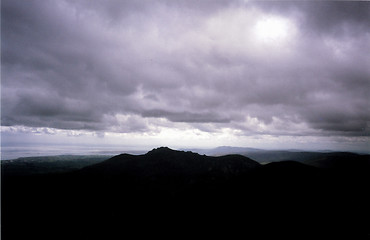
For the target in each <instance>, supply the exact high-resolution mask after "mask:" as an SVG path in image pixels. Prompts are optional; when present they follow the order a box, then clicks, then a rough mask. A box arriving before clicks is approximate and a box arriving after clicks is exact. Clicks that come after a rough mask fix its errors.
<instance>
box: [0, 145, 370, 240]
mask: <svg viewBox="0 0 370 240" xmlns="http://www.w3.org/2000/svg"><path fill="white" fill-rule="evenodd" d="M319 160H320V159H316V160H315V161H312V162H311V165H306V164H303V163H300V162H296V161H282V162H273V163H270V164H266V165H261V164H259V163H258V162H255V161H254V160H252V159H249V158H247V157H245V156H241V155H227V156H221V157H208V156H205V155H199V154H196V153H192V152H182V151H174V150H171V149H168V148H158V149H154V150H152V151H150V152H148V153H147V154H144V155H138V156H136V155H129V154H122V155H118V156H115V157H113V158H110V159H108V160H105V161H102V162H99V163H96V164H93V165H90V166H87V167H84V168H82V169H79V170H74V171H70V172H63V173H48V174H13V173H14V172H13V173H12V171H6V169H5V170H4V169H2V181H1V185H2V193H1V194H2V201H1V204H2V209H1V210H2V213H1V215H2V226H1V231H2V239H4V240H8V239H92V238H96V239H122V238H132V237H135V238H141V237H146V238H148V237H150V238H154V237H161V238H168V239H178V238H184V237H186V238H199V237H201V238H206V239H212V238H215V237H223V238H225V239H231V238H234V237H235V238H236V237H238V238H245V237H252V239H257V238H268V239H271V238H276V237H285V236H288V237H293V238H295V239H302V238H306V237H307V238H311V239H313V238H322V237H324V238H325V239H336V238H339V237H341V238H343V237H345V238H347V239H368V238H369V236H370V235H369V233H370V230H369V229H370V228H369V203H370V201H369V184H368V183H369V182H370V181H369V176H370V175H369V173H370V171H369V170H370V167H369V163H370V160H369V156H368V155H367V156H360V155H357V156H356V155H348V156H347V159H345V160H344V159H343V157H342V158H340V159H339V160H338V161H337V160H336V158H335V157H328V158H325V159H321V160H322V161H321V162H320V161H319ZM13 170H14V169H13Z"/></svg>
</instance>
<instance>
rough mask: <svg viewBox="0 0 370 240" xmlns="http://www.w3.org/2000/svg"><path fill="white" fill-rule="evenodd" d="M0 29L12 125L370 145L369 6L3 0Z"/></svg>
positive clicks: (7, 117) (6, 117)
mask: <svg viewBox="0 0 370 240" xmlns="http://www.w3.org/2000/svg"><path fill="white" fill-rule="evenodd" d="M1 18H2V19H1V22H2V43H1V44H2V125H4V126H30V127H48V128H58V129H75V130H78V129H81V130H91V131H99V132H104V131H114V132H128V133H129V132H145V131H156V129H157V128H156V126H162V125H161V124H162V123H159V122H158V121H156V120H155V119H166V120H167V121H168V122H167V124H168V127H172V128H176V124H177V123H187V124H188V125H187V126H188V127H190V128H197V129H200V130H202V131H207V132H218V131H219V129H221V128H231V129H235V130H238V131H239V130H240V131H242V132H243V134H271V135H299V134H300V135H305V134H307V135H310V134H311V135H328V136H331V135H339V136H342V135H343V136H369V135H370V126H369V121H370V104H369V103H370V98H369V94H368V92H369V90H370V70H369V67H368V66H369V63H370V56H369V55H368V54H366V53H367V51H368V50H369V49H370V4H369V3H367V2H287V1H284V2H270V1H269V2H254V1H252V2H248V1H247V2H244V1H228V2H227V3H226V2H225V1H201V2H200V3H199V1H157V2H147V1H113V0H112V1H84V0H80V1H58V3H51V2H45V1H26V2H25V1H14V0H12V1H10V0H5V1H2V14H1ZM261 22H262V24H266V22H267V23H268V24H270V25H266V26H265V28H270V29H267V30H264V29H262V30H261V29H260V30H258V28H257V27H256V26H258V24H259V23H261ZM271 24H272V25H271ZM274 24H275V25H274ZM276 24H277V25H276ZM279 24H280V25H279ZM279 28H281V29H279ZM256 29H257V30H256ZM279 31H280V32H279Z"/></svg>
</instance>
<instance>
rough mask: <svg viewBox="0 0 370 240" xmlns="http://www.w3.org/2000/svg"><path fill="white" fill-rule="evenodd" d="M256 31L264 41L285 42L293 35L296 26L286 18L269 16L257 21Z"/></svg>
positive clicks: (257, 35)
mask: <svg viewBox="0 0 370 240" xmlns="http://www.w3.org/2000/svg"><path fill="white" fill-rule="evenodd" d="M254 32H255V34H256V37H257V39H258V40H260V41H262V42H264V43H283V42H284V41H286V40H289V38H290V36H292V34H293V32H294V26H293V24H292V23H291V22H290V21H289V20H287V19H285V18H282V17H275V16H268V17H264V18H262V19H261V20H259V21H257V23H256V25H255V28H254Z"/></svg>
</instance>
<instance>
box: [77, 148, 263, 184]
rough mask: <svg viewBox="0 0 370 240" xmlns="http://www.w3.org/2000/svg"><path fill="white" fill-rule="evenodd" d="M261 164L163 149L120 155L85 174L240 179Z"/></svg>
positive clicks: (85, 171)
mask: <svg viewBox="0 0 370 240" xmlns="http://www.w3.org/2000/svg"><path fill="white" fill-rule="evenodd" d="M259 166H260V164H259V163H257V162H255V161H253V160H251V159H249V158H247V157H244V156H241V155H226V156H221V157H209V156H205V155H199V154H198V153H193V152H189V151H188V152H183V151H176V150H172V149H169V148H167V147H160V148H157V149H153V150H152V151H149V152H148V153H146V154H144V155H130V154H121V155H118V156H115V157H112V158H111V159H109V160H107V161H104V162H101V163H100V164H95V165H92V166H90V167H87V168H84V169H83V170H82V172H84V173H89V172H93V173H94V174H108V175H117V174H121V175H126V176H128V175H130V176H135V177H146V178H150V177H152V178H153V177H159V176H174V177H185V176H202V175H204V176H205V175H207V176H219V177H220V176H222V177H228V176H237V175H240V174H243V173H245V172H248V171H250V170H251V169H254V168H257V167H259Z"/></svg>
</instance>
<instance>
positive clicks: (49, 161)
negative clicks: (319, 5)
mask: <svg viewBox="0 0 370 240" xmlns="http://www.w3.org/2000/svg"><path fill="white" fill-rule="evenodd" d="M111 157H112V156H105V155H60V156H43V157H24V158H18V159H14V160H3V161H1V162H0V163H1V171H2V173H3V174H9V175H29V174H45V173H61V172H70V171H73V170H78V169H81V168H83V167H86V166H89V165H93V164H96V163H99V162H102V161H104V160H107V159H109V158H111Z"/></svg>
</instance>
